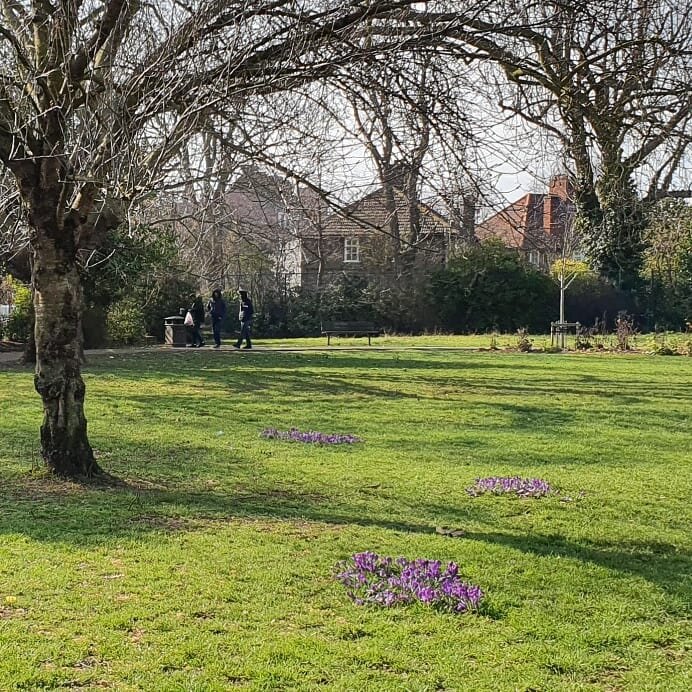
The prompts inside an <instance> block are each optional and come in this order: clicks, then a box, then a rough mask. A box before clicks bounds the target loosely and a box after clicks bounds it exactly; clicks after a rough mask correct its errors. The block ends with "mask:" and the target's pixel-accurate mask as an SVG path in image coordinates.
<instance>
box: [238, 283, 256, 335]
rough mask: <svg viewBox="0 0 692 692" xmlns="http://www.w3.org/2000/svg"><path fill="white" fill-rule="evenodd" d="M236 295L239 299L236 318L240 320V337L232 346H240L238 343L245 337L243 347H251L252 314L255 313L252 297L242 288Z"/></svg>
mask: <svg viewBox="0 0 692 692" xmlns="http://www.w3.org/2000/svg"><path fill="white" fill-rule="evenodd" d="M238 297H239V300H240V310H239V312H238V319H239V320H240V337H239V338H238V341H236V343H235V344H233V348H240V345H241V344H242V343H243V339H245V346H243V348H252V333H251V332H252V316H253V315H254V314H255V308H254V307H253V305H252V299H251V298H250V296H249V295H248V294H247V291H244V290H243V289H242V288H239V289H238Z"/></svg>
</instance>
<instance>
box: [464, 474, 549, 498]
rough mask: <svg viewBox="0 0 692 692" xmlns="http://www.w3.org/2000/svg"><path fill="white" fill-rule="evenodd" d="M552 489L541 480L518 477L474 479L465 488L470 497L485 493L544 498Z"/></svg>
mask: <svg viewBox="0 0 692 692" xmlns="http://www.w3.org/2000/svg"><path fill="white" fill-rule="evenodd" d="M552 490H553V489H552V487H551V486H550V484H549V483H548V482H547V481H544V480H542V479H541V478H521V477H520V476H490V477H488V478H476V481H475V482H474V484H473V485H472V486H471V487H469V488H466V492H467V493H468V494H469V495H471V497H478V496H479V495H484V494H485V493H490V494H491V495H518V496H519V497H544V496H545V495H548V494H549V493H551V492H552Z"/></svg>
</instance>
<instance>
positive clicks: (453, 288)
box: [430, 241, 558, 333]
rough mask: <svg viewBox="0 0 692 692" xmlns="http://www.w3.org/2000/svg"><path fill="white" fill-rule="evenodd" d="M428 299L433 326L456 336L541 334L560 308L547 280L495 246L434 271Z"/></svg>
mask: <svg viewBox="0 0 692 692" xmlns="http://www.w3.org/2000/svg"><path fill="white" fill-rule="evenodd" d="M430 296H431V301H430V304H431V307H432V309H433V311H434V313H435V315H436V318H437V324H436V326H437V327H438V328H442V329H448V330H450V331H453V332H456V333H464V332H466V333H468V332H489V331H492V330H497V331H501V332H515V331H516V330H517V329H521V328H525V329H528V330H529V331H545V329H546V327H547V326H548V324H549V323H550V321H551V319H554V318H555V313H556V309H557V305H558V289H557V286H556V285H555V284H554V282H553V281H552V280H551V279H550V277H549V276H547V275H546V274H543V273H542V272H539V271H538V270H536V269H534V268H533V267H531V266H530V265H529V264H528V263H526V262H525V261H524V260H523V259H522V258H521V257H520V256H519V255H518V253H516V252H515V251H513V250H510V249H507V248H505V247H504V246H503V245H502V244H501V243H499V242H496V241H492V242H488V243H484V244H481V245H478V246H476V247H473V248H470V249H469V250H468V251H467V253H466V255H465V257H462V258H459V259H457V260H455V261H454V262H452V263H451V264H450V265H449V266H448V267H446V268H444V269H441V270H439V271H437V272H435V273H434V274H433V276H432V278H431V281H430Z"/></svg>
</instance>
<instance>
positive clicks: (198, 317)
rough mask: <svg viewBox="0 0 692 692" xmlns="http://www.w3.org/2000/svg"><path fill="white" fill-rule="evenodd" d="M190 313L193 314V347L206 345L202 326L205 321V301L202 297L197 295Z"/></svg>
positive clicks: (191, 335)
mask: <svg viewBox="0 0 692 692" xmlns="http://www.w3.org/2000/svg"><path fill="white" fill-rule="evenodd" d="M189 313H190V315H192V327H191V328H190V342H191V343H192V346H193V348H194V347H198V346H204V339H203V338H202V332H201V327H202V324H203V323H204V303H203V302H202V298H200V296H197V297H196V298H195V300H194V301H193V303H192V305H191V306H190V309H189Z"/></svg>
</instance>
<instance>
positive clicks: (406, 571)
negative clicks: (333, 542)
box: [336, 552, 484, 613]
mask: <svg viewBox="0 0 692 692" xmlns="http://www.w3.org/2000/svg"><path fill="white" fill-rule="evenodd" d="M336 570H337V571H336V579H337V581H339V582H340V583H341V584H343V585H344V586H345V587H346V592H347V593H348V595H349V597H350V598H351V599H352V600H353V602H354V603H355V604H356V605H368V604H371V605H378V606H383V607H385V608H389V607H392V606H396V605H400V604H409V603H416V602H418V603H424V604H426V605H429V606H432V607H434V608H437V609H439V610H445V611H451V612H454V613H466V612H468V611H474V612H475V611H477V610H478V607H479V605H480V602H481V600H482V599H483V596H484V594H483V592H482V591H481V589H480V588H479V587H478V586H474V585H472V584H469V583H467V582H465V581H462V579H461V577H460V576H459V567H458V566H457V565H456V564H455V563H454V562H450V563H449V564H448V565H447V566H446V567H444V568H443V567H442V563H441V562H440V561H439V560H425V559H422V558H419V559H417V560H407V559H406V558H404V557H397V558H391V557H384V556H381V555H377V553H372V552H365V553H356V554H355V555H353V556H352V557H351V558H350V559H348V560H344V561H342V562H340V563H339V564H338V565H337V567H336Z"/></svg>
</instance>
